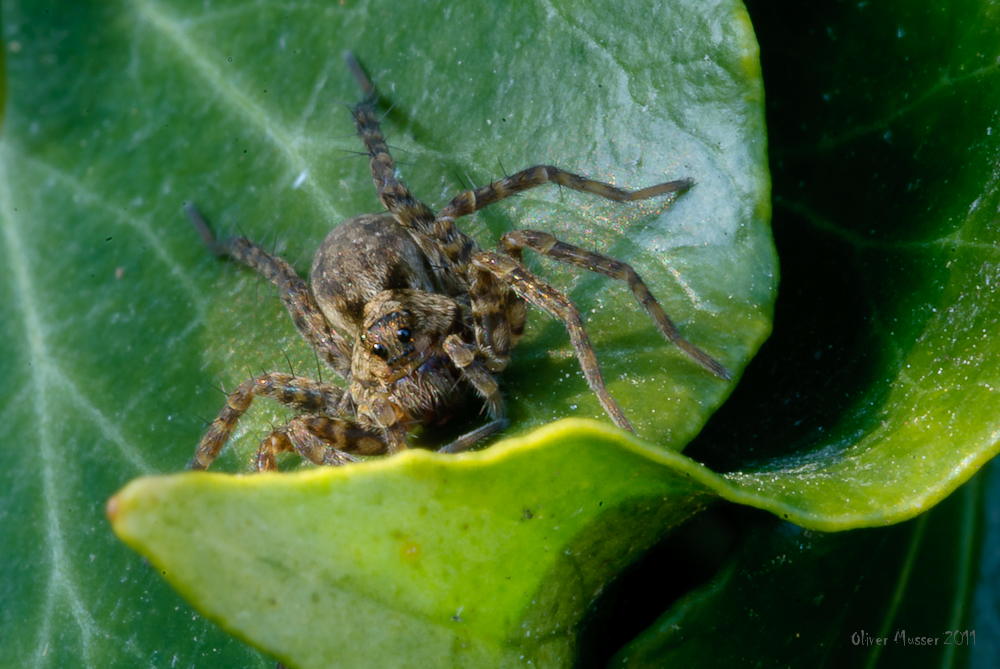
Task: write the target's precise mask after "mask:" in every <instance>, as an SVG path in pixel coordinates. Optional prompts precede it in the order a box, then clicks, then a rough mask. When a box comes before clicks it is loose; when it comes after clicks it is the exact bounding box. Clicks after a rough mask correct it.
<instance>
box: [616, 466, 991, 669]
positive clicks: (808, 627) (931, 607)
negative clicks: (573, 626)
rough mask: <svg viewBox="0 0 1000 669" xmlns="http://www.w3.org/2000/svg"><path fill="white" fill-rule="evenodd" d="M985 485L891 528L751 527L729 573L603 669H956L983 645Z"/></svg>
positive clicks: (980, 482) (771, 523) (770, 522)
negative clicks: (976, 589) (976, 611)
mask: <svg viewBox="0 0 1000 669" xmlns="http://www.w3.org/2000/svg"><path fill="white" fill-rule="evenodd" d="M984 474H985V472H984ZM985 482H986V477H985V476H983V475H980V476H977V477H976V478H974V479H973V480H972V481H970V482H969V483H968V484H966V485H965V486H964V487H963V488H961V489H960V490H959V491H958V492H957V493H956V494H954V495H952V496H951V497H949V498H948V499H947V500H946V501H945V502H943V503H942V504H940V505H938V506H936V507H935V508H934V509H933V510H931V511H929V512H927V513H925V514H923V515H922V516H920V517H919V518H916V519H914V520H911V521H908V522H906V523H901V524H899V525H895V526H893V527H890V528H872V529H861V530H856V531H853V532H840V533H835V534H825V533H822V532H816V531H810V530H804V529H802V528H801V527H797V526H795V525H792V524H790V523H782V522H778V521H776V520H774V519H762V518H758V519H757V520H756V521H755V522H754V523H753V526H754V531H753V533H752V534H751V535H750V538H749V540H748V541H747V542H746V543H745V544H744V545H743V546H742V547H741V549H740V550H739V552H738V554H737V555H735V556H734V558H733V559H732V560H731V561H730V563H729V564H728V566H727V567H726V568H725V569H724V570H722V571H721V572H720V573H719V574H718V576H716V577H715V578H714V579H713V580H712V581H711V582H710V583H709V584H707V585H706V586H704V587H702V588H700V589H698V590H696V591H694V592H692V593H690V594H688V595H687V596H685V597H683V598H682V599H680V600H679V601H678V602H676V603H675V604H674V605H673V606H672V607H671V608H670V609H669V610H668V611H667V612H666V613H665V614H664V615H663V616H662V617H661V618H660V619H659V620H657V621H656V623H655V624H654V625H653V626H652V627H650V628H649V629H648V630H646V631H645V632H643V634H642V635H640V636H639V638H637V639H636V640H635V641H633V642H632V643H631V644H629V645H628V646H626V647H625V648H624V649H623V650H622V651H621V652H619V653H618V654H617V655H616V656H615V658H614V659H613V660H612V661H611V663H610V664H609V665H608V666H609V669H610V668H611V667H622V668H624V667H628V668H629V669H634V668H635V667H640V668H642V669H653V668H656V667H668V666H669V667H672V666H694V665H697V666H708V665H718V666H726V667H732V666H750V665H754V664H757V663H758V662H759V661H760V660H761V659H762V658H767V660H768V662H769V663H771V664H773V665H774V666H791V667H809V666H813V667H815V666H829V667H853V666H862V665H864V666H876V665H878V666H945V667H948V666H962V665H963V664H964V658H965V657H966V656H967V655H968V652H969V650H970V648H971V646H972V645H973V643H975V644H976V646H977V647H980V646H982V645H983V644H987V645H988V644H989V643H990V641H989V638H988V635H984V634H983V632H984V630H980V631H979V633H978V635H976V634H974V633H972V632H971V630H972V629H973V627H972V626H971V625H970V624H969V623H970V621H971V615H970V614H971V602H972V584H973V583H974V582H975V579H976V565H977V550H978V547H979V543H978V537H979V535H980V532H981V528H982V525H981V520H982V509H983V501H984V494H983V493H984V487H985ZM956 630H959V631H964V632H966V634H958V635H957V636H956V634H955V631H956ZM879 639H881V641H877V640H879ZM927 639H930V641H929V642H928V641H927Z"/></svg>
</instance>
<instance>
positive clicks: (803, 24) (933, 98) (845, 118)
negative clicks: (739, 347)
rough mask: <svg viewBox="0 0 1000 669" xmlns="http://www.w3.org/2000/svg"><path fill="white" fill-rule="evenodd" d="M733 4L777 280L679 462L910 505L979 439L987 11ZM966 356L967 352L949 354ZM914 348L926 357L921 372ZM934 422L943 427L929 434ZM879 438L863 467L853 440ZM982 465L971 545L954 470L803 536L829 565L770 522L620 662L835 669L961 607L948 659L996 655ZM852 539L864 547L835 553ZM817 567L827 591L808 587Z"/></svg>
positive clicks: (963, 466)
mask: <svg viewBox="0 0 1000 669" xmlns="http://www.w3.org/2000/svg"><path fill="white" fill-rule="evenodd" d="M748 4H749V9H750V13H751V17H752V19H753V20H754V25H755V29H756V31H757V34H758V36H759V38H760V41H761V53H762V66H763V71H764V76H765V82H766V85H767V91H768V101H769V106H768V121H769V128H770V137H771V147H772V170H773V175H774V183H775V199H776V210H775V219H774V230H775V238H776V243H777V246H778V249H779V252H780V253H781V257H782V270H783V279H782V280H783V291H782V294H781V297H780V298H779V301H778V304H777V307H776V314H777V318H776V321H775V331H774V336H773V337H772V339H771V340H770V341H769V342H768V344H766V345H765V346H764V347H763V349H762V351H761V353H760V355H759V356H758V357H757V358H756V359H755V361H754V363H752V364H751V365H750V367H749V368H748V370H747V373H746V375H745V376H744V378H743V380H742V382H741V385H740V387H739V388H738V389H737V391H736V392H735V393H734V394H733V396H732V397H731V398H730V401H729V402H728V403H727V404H726V406H725V407H724V408H723V409H722V411H720V412H719V413H717V414H716V415H715V416H714V417H713V419H712V420H711V421H710V422H709V425H708V427H707V429H706V430H705V431H704V432H703V433H702V434H701V435H700V436H699V438H698V439H696V440H695V442H694V443H693V444H691V445H690V447H689V449H688V450H687V451H686V453H687V454H689V455H691V456H692V457H694V458H696V459H699V460H702V461H704V462H706V463H708V464H710V465H711V466H712V467H713V468H715V469H717V470H734V471H739V470H741V469H743V470H745V469H750V468H751V467H752V468H754V469H757V470H759V469H762V468H763V466H764V464H765V463H767V464H769V465H770V467H771V468H772V469H773V470H774V471H773V474H774V476H775V477H776V480H777V481H780V480H781V477H782V476H783V472H782V470H787V469H789V468H792V467H795V466H796V465H800V466H802V469H801V470H800V472H801V474H804V475H806V476H810V475H811V476H812V478H811V479H810V480H811V485H810V488H813V489H812V490H810V492H809V493H808V495H810V496H812V497H814V498H819V499H820V502H821V504H823V505H829V504H830V503H831V502H833V503H834V504H839V505H843V500H838V499H837V496H838V494H839V495H840V496H842V497H846V498H850V499H851V501H852V502H857V498H856V496H855V493H856V492H857V490H858V488H859V486H857V485H856V483H857V482H865V481H867V482H868V483H869V484H870V485H869V486H868V487H866V488H865V489H864V490H863V492H864V495H865V497H864V498H863V499H866V500H867V499H869V498H871V497H873V498H874V500H875V501H877V500H879V499H881V501H882V503H883V504H886V503H887V511H888V510H889V509H891V508H892V506H893V505H894V506H895V507H896V509H897V511H898V510H906V509H914V508H917V506H918V504H920V505H922V506H923V507H925V508H926V507H927V506H928V505H929V504H930V503H932V502H933V500H935V499H939V498H940V497H941V496H942V495H944V494H947V492H949V491H950V490H951V487H952V486H953V485H954V483H955V481H956V479H958V480H961V478H962V477H964V476H967V475H968V473H969V472H970V471H972V470H974V469H975V467H976V466H977V463H978V462H980V461H982V460H983V459H984V458H986V457H989V455H990V454H991V453H992V452H993V451H994V450H995V448H996V447H995V440H996V438H995V436H994V431H995V429H996V428H995V422H996V413H995V412H994V411H993V410H992V406H993V404H994V401H993V400H992V399H991V393H992V392H993V388H995V387H996V386H995V375H996V368H995V362H993V357H992V356H995V348H993V343H992V340H993V334H992V333H993V331H994V330H995V318H996V313H997V305H996V302H995V296H994V291H993V286H994V285H995V280H994V277H993V276H991V275H990V272H992V271H995V267H996V259H995V258H994V256H995V255H996V251H995V239H996V226H995V219H996V214H995V212H996V210H997V205H998V202H997V194H996V183H995V170H996V161H997V155H998V151H997V149H998V146H997V125H996V109H997V102H998V95H997V87H996V83H995V82H996V79H997V76H998V69H997V67H996V62H997V61H996V58H997V56H998V51H997V45H996V40H995V36H996V34H997V31H998V28H1000V23H998V18H1000V17H998V16H997V13H996V9H995V8H993V7H988V6H983V5H982V4H981V3H976V2H957V1H956V2H948V3H944V4H939V5H936V6H935V7H930V6H927V5H914V4H913V3H906V2H885V3H875V4H873V3H867V4H865V3H833V2H829V3H817V4H815V5H810V6H808V8H806V7H805V6H803V5H802V4H801V3H793V2H751V3H748ZM990 212H993V213H992V214H991V213H990ZM950 242H955V243H954V244H952V243H950ZM977 273H978V280H977ZM984 329H985V332H984ZM965 349H968V350H967V351H966V350H965ZM978 353H982V354H983V358H982V361H981V362H978V364H967V362H968V360H969V357H968V356H969V354H978ZM959 354H960V355H959ZM931 355H933V356H936V357H938V358H939V361H938V363H937V365H933V364H928V362H929V356H931ZM930 359H932V358H930ZM915 363H920V364H915ZM939 369H940V370H941V373H940V374H938V370H939ZM966 370H967V371H966ZM966 377H967V378H966ZM991 377H993V378H991ZM907 392H909V393H910V395H909V400H910V402H909V403H908V402H907V401H906V400H907ZM915 407H919V409H920V410H919V411H912V409H914V408H915ZM880 420H885V424H882V423H881V422H880ZM907 422H910V423H912V425H911V426H908V425H907V424H906V423H907ZM949 423H950V424H952V425H955V426H956V427H957V428H959V429H956V430H944V429H942V428H943V427H945V426H947V425H948V424H949ZM914 427H918V428H920V430H921V431H923V432H925V433H926V434H928V435H929V434H933V433H934V432H937V434H938V441H937V442H936V443H932V442H929V441H928V440H927V439H925V438H923V437H920V436H919V433H917V434H918V438H917V439H916V440H915V443H914V445H917V446H918V447H919V450H917V451H910V450H909V448H908V447H907V445H906V444H905V443H903V442H902V441H901V437H904V436H907V434H908V433H909V434H910V435H913V434H914V430H913V428H914ZM880 431H881V433H882V434H883V435H884V437H885V441H883V442H880V447H881V446H884V448H885V449H886V450H885V451H884V453H883V454H882V455H881V456H877V455H876V454H875V453H868V454H865V453H864V449H863V448H857V447H856V444H860V445H865V444H868V445H871V444H872V441H873V439H872V438H873V437H874V436H875V435H877V434H879V432H880ZM733 444H739V445H740V448H733ZM908 451H909V452H908ZM907 456H909V457H907ZM913 456H915V457H913ZM838 459H840V460H843V462H844V463H845V464H849V463H851V462H852V461H853V462H854V463H856V465H862V466H870V469H869V471H868V473H867V474H866V473H862V474H861V475H860V476H857V477H856V476H854V475H853V474H852V475H851V476H849V477H848V478H847V479H841V478H840V477H838V476H834V474H836V473H837V468H836V467H831V466H829V465H830V464H835V463H836V462H837V461H838ZM879 460H881V462H879ZM844 469H845V468H844V467H842V468H841V472H843V470H844ZM990 469H991V470H992V472H991V474H990V476H991V479H992V481H993V483H992V485H991V488H990V490H991V492H990V493H989V497H988V498H987V499H986V500H984V501H983V502H982V507H981V510H982V511H983V512H984V513H983V515H984V516H985V521H983V522H984V523H985V527H986V529H987V530H988V532H989V534H988V535H987V536H986V538H985V542H984V546H983V548H982V550H981V551H979V550H978V549H977V548H976V535H977V533H978V531H979V520H978V519H973V518H972V517H971V515H970V514H968V513H966V512H963V514H962V515H961V516H960V517H959V516H958V515H953V511H954V510H955V509H956V508H957V506H963V507H964V505H965V504H967V503H968V501H969V495H971V494H973V493H972V492H970V488H973V487H975V486H979V485H981V484H982V482H979V481H978V480H977V479H973V480H972V481H971V482H969V483H968V484H967V485H966V487H965V488H962V489H960V490H959V492H957V493H955V496H954V497H952V498H949V499H947V500H946V501H945V502H944V503H943V505H942V506H943V507H948V509H950V510H946V509H944V508H942V509H941V510H940V511H939V507H935V509H934V510H933V511H932V512H931V513H930V515H929V517H925V516H920V517H919V518H918V519H917V520H916V521H911V522H909V523H907V524H906V525H903V526H899V527H893V528H888V529H886V530H882V531H879V532H872V531H870V530H864V531H862V532H861V533H860V536H859V537H858V538H857V539H855V538H853V537H854V533H850V534H847V535H844V536H842V537H840V536H836V537H835V536H826V537H825V538H824V539H823V544H817V545H816V546H818V547H822V546H823V545H825V546H826V547H827V548H833V550H832V552H831V553H830V554H829V557H825V556H823V555H820V554H818V552H817V551H812V550H810V551H800V543H802V542H801V536H802V535H801V533H798V536H795V535H796V533H795V531H794V530H792V529H790V528H787V527H785V528H783V529H782V530H781V532H783V533H784V535H785V536H788V537H790V538H789V539H788V540H784V541H778V540H777V539H776V538H775V537H774V536H773V533H772V531H771V530H768V529H767V528H762V529H761V532H762V533H763V536H762V537H754V538H753V539H752V542H751V543H752V546H753V549H752V550H751V549H747V550H744V551H742V552H740V554H739V555H738V556H737V557H736V558H735V559H734V561H733V562H732V563H731V564H730V565H729V566H728V567H726V570H727V571H726V575H725V576H721V577H720V580H719V581H718V582H717V583H716V584H715V585H714V586H712V587H713V589H714V590H715V592H714V593H709V592H708V591H707V590H706V591H703V592H700V593H698V594H696V595H693V596H692V597H691V598H690V599H686V600H684V602H685V603H678V604H677V605H675V606H673V607H671V608H669V609H668V610H666V611H665V612H664V613H663V616H664V617H663V619H662V621H661V622H662V623H667V622H668V621H669V623H670V625H672V626H676V628H675V629H674V631H672V632H671V631H670V630H665V629H663V625H662V624H659V625H656V627H651V628H650V629H649V630H648V631H647V633H645V634H643V636H642V637H641V638H640V639H638V640H637V641H636V642H635V643H634V644H633V645H632V647H631V648H630V649H628V650H627V651H625V652H623V653H622V655H621V656H620V659H621V658H624V657H628V658H629V663H628V665H627V666H633V663H639V664H641V663H640V656H645V657H646V658H647V660H649V661H651V662H652V665H653V666H663V665H665V664H667V663H668V660H677V659H679V658H680V657H688V658H691V657H695V656H698V657H699V660H698V664H699V665H704V664H708V663H709V662H707V661H706V660H705V659H704V656H703V655H700V656H699V655H698V652H697V650H696V647H700V648H701V649H702V650H704V649H706V648H710V652H711V653H712V656H713V657H719V658H720V660H721V662H720V664H724V665H725V666H732V665H733V660H734V659H736V654H737V653H742V655H741V656H740V658H739V659H742V660H743V661H744V663H746V664H750V663H756V662H759V661H761V660H762V658H766V661H771V662H775V663H781V664H785V665H788V666H807V667H816V666H829V667H836V666H849V665H854V664H859V661H858V660H859V659H861V658H860V657H859V654H858V653H857V649H856V648H855V647H854V646H853V644H852V642H851V640H850V634H851V633H853V632H854V631H857V628H862V627H863V628H865V629H868V630H869V631H871V629H876V630H880V629H882V628H883V627H888V628H889V629H890V630H892V631H893V632H894V631H895V630H896V629H897V628H903V627H906V628H907V629H908V630H909V631H910V632H911V633H912V632H914V631H917V630H920V632H919V633H920V634H927V635H930V634H934V635H935V636H941V637H942V643H943V631H944V630H945V629H947V628H948V627H951V626H952V625H953V621H956V620H960V619H961V614H965V615H970V614H971V617H972V620H971V621H969V620H962V622H961V623H960V624H958V625H955V627H958V628H959V629H966V628H968V629H975V630H977V633H978V634H977V639H976V645H975V646H974V647H972V648H970V649H969V651H970V656H969V659H968V662H969V664H968V665H967V666H972V667H992V666H995V664H996V658H997V657H998V656H1000V654H998V644H997V642H996V639H997V638H998V634H997V630H1000V622H998V621H1000V616H998V608H997V602H998V601H1000V599H998V598H997V587H998V582H1000V581H998V574H1000V566H998V565H1000V551H998V550H997V545H998V543H997V542H998V536H1000V532H998V518H1000V516H998V514H997V511H996V509H997V508H998V506H997V499H998V495H1000V485H998V483H1000V478H998V476H997V472H998V469H997V466H996V463H995V462H994V463H993V464H992V465H991V466H990ZM931 472H936V473H937V476H938V477H939V478H938V479H931ZM801 474H800V475H801ZM879 477H881V478H879ZM929 479H931V480H930V483H929V484H928V481H929ZM838 486H839V487H840V490H839V491H838V490H837V487H838ZM766 490H767V488H765V491H766ZM894 496H895V498H894ZM823 497H826V498H827V499H822V498H823ZM819 505H820V504H817V506H819ZM850 513H851V514H852V515H854V514H856V513H857V509H856V508H855V509H851V510H850ZM892 517H898V516H896V515H895V514H887V515H886V517H885V519H886V520H889V519H891V518H892ZM873 520H874V519H873ZM942 523H943V524H944V526H943V527H942ZM921 524H923V527H924V530H923V534H922V536H918V535H917V534H915V528H918V527H920V526H921ZM935 527H937V529H936V530H935V529H934V528H935ZM908 528H909V529H908ZM866 535H867V536H869V537H872V538H873V541H872V543H870V544H867V545H868V546H869V547H870V548H871V550H870V551H869V550H867V549H863V550H858V549H857V548H858V547H862V545H863V544H855V542H856V541H861V537H863V536H866ZM814 536H817V537H822V536H823V535H815V534H814ZM910 537H912V539H911V538H910ZM793 539H794V541H793ZM837 544H839V545H840V547H839V548H838V547H836V546H837ZM970 544H971V546H972V548H971V550H970V548H969V546H970ZM852 545H853V546H855V547H852ZM827 548H824V549H823V550H826V549H827ZM789 549H791V550H789ZM887 551H888V552H887ZM959 553H961V554H962V555H963V557H962V558H961V559H957V554H959ZM977 553H978V555H977ZM970 555H971V557H972V558H973V559H972V560H970V559H969V557H970ZM977 557H978V558H979V560H980V565H979V566H978V567H977V566H976V564H975V562H976V560H975V558H977ZM800 558H801V559H804V560H805V563H804V564H802V560H801V559H800ZM883 561H884V565H885V566H884V568H880V570H876V571H872V569H871V566H872V564H873V562H883ZM921 565H923V567H921ZM921 569H922V570H923V575H922V576H919V574H920V571H921ZM816 572H819V573H822V574H823V575H824V577H828V578H829V580H830V583H833V584H835V585H836V586H837V587H835V588H834V587H825V585H823V584H817V583H816V582H815V577H814V575H813V574H814V573H816ZM904 577H905V578H904ZM817 585H819V587H817ZM889 587H891V589H892V590H893V591H892V592H889V593H886V592H885V591H886V589H888V588H889ZM973 589H974V590H975V598H974V599H975V605H974V606H973V605H972V604H971V600H972V599H973V598H972V597H971V595H970V594H969V593H970V591H971V590H973ZM748 590H752V592H748ZM873 592H875V593H878V597H877V598H874V599H873V598H872V593H873ZM842 593H851V594H852V595H853V596H852V597H849V598H844V597H843V596H842ZM854 593H856V594H854ZM820 595H823V598H822V600H820V601H814V599H815V598H816V597H819V596H820ZM710 599H712V600H713V601H711V602H710V601H709V600H710ZM668 603H669V602H666V601H665V602H664V607H666V606H667V604H668ZM893 610H895V613H893ZM873 614H874V615H873ZM894 616H895V617H894ZM942 618H946V620H942ZM908 621H909V622H908ZM712 626H716V627H717V628H718V629H723V628H724V629H725V633H726V639H727V644H726V649H727V650H729V649H733V650H732V651H731V652H730V653H729V654H727V653H725V652H723V653H720V652H719V650H720V647H719V645H718V644H716V645H714V646H709V641H710V640H711V639H712V638H713V636H712V634H713V632H712ZM966 626H967V627H966ZM852 627H854V629H852ZM658 630H659V631H662V632H663V635H660V634H659V632H658ZM657 636H659V639H658V640H657ZM891 636H892V635H890V641H891ZM714 638H716V639H718V638H719V637H718V636H715V637H714ZM820 645H822V647H821V648H819V647H818V646H820ZM657 647H658V648H659V649H657ZM952 649H953V650H955V651H958V652H956V653H955V655H951V656H949V655H947V654H946V653H941V655H933V653H934V652H935V650H937V651H940V647H939V648H938V649H926V650H928V651H930V652H925V653H921V651H920V650H919V649H909V650H908V652H900V651H901V649H900V648H899V647H898V646H897V647H896V648H893V647H892V645H890V647H889V649H888V650H887V651H885V650H884V651H881V652H880V651H877V650H876V651H869V654H868V655H867V656H865V657H864V661H865V664H866V666H913V665H914V664H920V665H926V664H932V663H933V664H936V665H938V666H966V665H964V662H963V659H962V657H961V649H959V648H956V647H954V646H952ZM661 651H662V652H661ZM913 651H916V652H913ZM647 666H648V665H647Z"/></svg>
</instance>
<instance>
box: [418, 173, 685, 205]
mask: <svg viewBox="0 0 1000 669" xmlns="http://www.w3.org/2000/svg"><path fill="white" fill-rule="evenodd" d="M547 183H554V184H558V185H560V186H565V187H566V188H571V189H572V190H577V191H582V192H584V193H593V194H595V195H600V196H601V197H604V198H607V199H609V200H614V201H615V202H635V201H637V200H647V199H649V198H651V197H657V196H659V195H668V194H670V193H682V192H684V191H686V190H687V189H688V188H690V187H691V186H693V185H694V179H690V178H688V179H678V180H677V181H667V182H666V183H662V184H657V185H655V186H650V187H649V188H643V189H642V190H637V191H627V190H622V189H621V188H617V187H615V186H612V185H611V184H608V183H604V182H603V181H594V180H593V179H588V178H587V177H582V176H580V175H579V174H573V173H572V172H567V171H565V170H561V169H559V168H558V167H553V166H551V165H535V166H534V167H529V168H528V169H526V170H521V171H520V172H517V173H515V174H512V175H511V176H509V177H505V178H503V179H498V180H496V181H494V182H493V183H490V184H487V185H485V186H480V187H479V188H473V189H472V190H467V191H464V192H462V193H459V194H458V195H456V196H455V197H454V198H453V199H452V201H451V202H449V203H448V204H446V205H445V207H444V209H442V210H441V211H440V212H438V218H459V217H460V216H468V215H469V214H471V213H474V212H477V211H479V210H480V209H482V208H483V207H488V206H489V205H491V204H495V203H497V202H499V201H500V200H504V199H506V198H508V197H511V196H512V195H517V194H518V193H520V192H523V191H526V190H528V189H530V188H536V187H538V186H541V185H544V184H547Z"/></svg>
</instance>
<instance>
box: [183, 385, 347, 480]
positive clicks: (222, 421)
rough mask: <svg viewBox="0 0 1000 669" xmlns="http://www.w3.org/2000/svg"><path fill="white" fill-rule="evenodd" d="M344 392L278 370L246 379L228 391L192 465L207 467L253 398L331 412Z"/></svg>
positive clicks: (305, 409) (307, 409) (302, 408)
mask: <svg viewBox="0 0 1000 669" xmlns="http://www.w3.org/2000/svg"><path fill="white" fill-rule="evenodd" d="M343 394H344V391H343V389H341V388H338V387H337V386H331V385H328V384H325V383H318V382H316V381H313V380H312V379H305V378H301V377H294V376H292V375H290V374H282V373H279V372H270V373H267V374H261V375H260V376H257V377H254V378H252V379H248V380H246V381H244V382H243V383H241V384H240V385H239V387H238V388H237V389H236V390H234V391H233V392H232V393H230V394H229V397H228V398H227V399H226V406H225V407H224V408H223V409H222V411H220V412H219V415H218V417H217V418H216V419H215V420H213V421H212V424H211V425H210V426H209V428H208V431H206V432H205V435H204V436H203V437H202V438H201V441H200V442H198V447H197V449H195V456H194V460H193V461H192V462H191V468H192V469H207V468H208V466H209V465H210V464H212V461H213V460H215V458H216V456H218V455H219V451H221V450H222V447H223V446H225V444H226V442H227V441H229V437H230V435H232V433H233V430H234V429H235V428H236V424H237V423H238V422H239V420H240V418H241V417H242V416H243V414H245V413H246V411H247V409H249V408H250V405H251V404H252V403H253V399H254V397H269V398H271V399H273V400H276V401H278V402H280V403H281V404H284V405H285V406H290V407H293V408H295V409H299V410H301V411H311V412H324V413H334V412H335V411H336V407H337V405H338V403H339V402H340V400H341V397H342V396H343Z"/></svg>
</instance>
